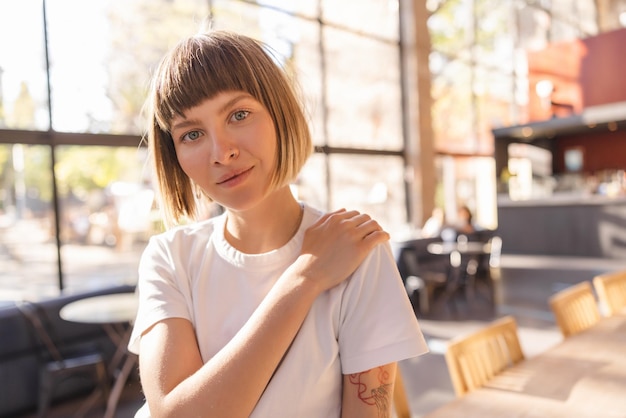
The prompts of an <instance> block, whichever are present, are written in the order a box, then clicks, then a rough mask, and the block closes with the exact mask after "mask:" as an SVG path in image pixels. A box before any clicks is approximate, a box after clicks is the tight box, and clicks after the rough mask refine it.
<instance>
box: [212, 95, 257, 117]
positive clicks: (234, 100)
mask: <svg viewBox="0 0 626 418" xmlns="http://www.w3.org/2000/svg"><path fill="white" fill-rule="evenodd" d="M244 99H252V96H251V95H249V94H248V93H241V94H238V95H237V96H235V97H233V98H232V99H230V100H228V101H227V102H226V103H224V105H223V106H222V107H220V109H219V113H224V112H226V111H228V109H229V108H231V107H232V106H233V105H234V104H235V103H237V102H238V101H240V100H244Z"/></svg>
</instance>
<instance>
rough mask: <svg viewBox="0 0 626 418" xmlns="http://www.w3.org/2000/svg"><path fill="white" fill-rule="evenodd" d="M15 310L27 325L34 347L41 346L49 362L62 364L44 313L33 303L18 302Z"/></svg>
mask: <svg viewBox="0 0 626 418" xmlns="http://www.w3.org/2000/svg"><path fill="white" fill-rule="evenodd" d="M16 305H17V308H18V310H19V311H20V313H21V314H22V316H23V317H24V319H25V320H26V322H27V324H28V325H29V331H30V333H31V336H32V338H33V341H34V342H35V344H36V346H42V347H44V348H45V349H46V352H47V354H48V356H49V357H50V359H51V360H54V361H58V362H63V360H64V359H63V356H62V354H61V352H60V350H59V348H58V347H57V345H56V344H55V342H54V337H53V335H52V334H51V333H50V331H49V329H48V328H49V327H48V326H47V322H48V321H47V317H46V313H45V311H44V310H43V308H42V307H41V306H39V305H38V304H36V303H34V302H29V301H21V302H18V303H17V304H16Z"/></svg>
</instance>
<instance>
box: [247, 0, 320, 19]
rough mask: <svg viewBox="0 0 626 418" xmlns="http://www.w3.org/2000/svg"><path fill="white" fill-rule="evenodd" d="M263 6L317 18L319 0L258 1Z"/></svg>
mask: <svg viewBox="0 0 626 418" xmlns="http://www.w3.org/2000/svg"><path fill="white" fill-rule="evenodd" d="M257 3H258V4H260V5H262V6H270V7H274V8H277V9H280V10H284V11H286V12H288V13H292V14H295V15H301V16H307V17H312V18H317V16H318V5H317V3H318V0H298V1H293V0H257Z"/></svg>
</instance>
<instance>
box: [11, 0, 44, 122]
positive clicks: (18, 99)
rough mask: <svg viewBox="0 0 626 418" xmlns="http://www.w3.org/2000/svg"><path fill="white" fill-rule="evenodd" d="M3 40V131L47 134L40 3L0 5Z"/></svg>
mask: <svg viewBox="0 0 626 418" xmlns="http://www.w3.org/2000/svg"><path fill="white" fill-rule="evenodd" d="M0 39H2V47H0V128H10V129H27V130H40V131H47V130H48V128H49V121H48V93H47V91H48V86H47V81H46V63H45V53H44V41H43V39H44V38H43V8H42V6H41V1H40V0H24V1H19V2H11V1H3V2H0Z"/></svg>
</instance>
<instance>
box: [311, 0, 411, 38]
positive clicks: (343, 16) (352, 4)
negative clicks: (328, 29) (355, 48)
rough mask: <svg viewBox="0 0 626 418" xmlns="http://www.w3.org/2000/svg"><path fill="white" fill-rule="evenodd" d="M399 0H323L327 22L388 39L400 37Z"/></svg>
mask: <svg viewBox="0 0 626 418" xmlns="http://www.w3.org/2000/svg"><path fill="white" fill-rule="evenodd" d="M398 1H399V0H341V1H337V0H322V11H323V12H322V13H323V16H322V18H323V19H324V21H325V22H328V23H330V24H333V25H339V26H342V27H344V28H348V29H351V30H354V31H358V32H363V33H369V34H371V35H373V36H376V37H381V38H385V39H388V40H397V39H398V31H399V29H398V22H399V17H398Z"/></svg>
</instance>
